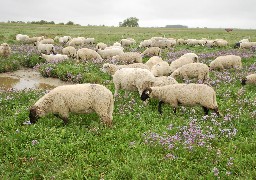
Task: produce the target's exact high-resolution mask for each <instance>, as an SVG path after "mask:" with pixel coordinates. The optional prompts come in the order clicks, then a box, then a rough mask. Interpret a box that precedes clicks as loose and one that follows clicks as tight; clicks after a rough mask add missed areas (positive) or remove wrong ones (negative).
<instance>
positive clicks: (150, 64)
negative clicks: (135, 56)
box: [145, 56, 163, 70]
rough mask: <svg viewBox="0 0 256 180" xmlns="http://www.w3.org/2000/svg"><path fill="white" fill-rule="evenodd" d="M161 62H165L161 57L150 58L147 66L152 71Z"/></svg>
mask: <svg viewBox="0 0 256 180" xmlns="http://www.w3.org/2000/svg"><path fill="white" fill-rule="evenodd" d="M160 62H163V59H162V58H161V57H159V56H152V57H151V58H149V60H148V61H147V62H146V63H145V64H146V65H147V66H148V67H149V69H150V70H151V69H152V67H153V66H154V65H156V64H157V63H160Z"/></svg>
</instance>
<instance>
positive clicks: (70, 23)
mask: <svg viewBox="0 0 256 180" xmlns="http://www.w3.org/2000/svg"><path fill="white" fill-rule="evenodd" d="M66 25H74V22H72V21H68V22H67V23H66Z"/></svg>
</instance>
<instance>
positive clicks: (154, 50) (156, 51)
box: [141, 47, 161, 57]
mask: <svg viewBox="0 0 256 180" xmlns="http://www.w3.org/2000/svg"><path fill="white" fill-rule="evenodd" d="M141 55H142V56H149V57H151V56H161V49H160V48H159V47H149V48H147V49H145V51H143V53H142V54H141Z"/></svg>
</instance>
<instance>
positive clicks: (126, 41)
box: [120, 39, 135, 47]
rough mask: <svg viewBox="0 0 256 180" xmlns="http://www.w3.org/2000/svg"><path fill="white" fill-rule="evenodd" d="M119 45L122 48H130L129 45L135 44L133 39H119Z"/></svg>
mask: <svg viewBox="0 0 256 180" xmlns="http://www.w3.org/2000/svg"><path fill="white" fill-rule="evenodd" d="M120 44H121V45H122V46H123V47H125V46H131V45H133V44H135V40H134V39H121V41H120Z"/></svg>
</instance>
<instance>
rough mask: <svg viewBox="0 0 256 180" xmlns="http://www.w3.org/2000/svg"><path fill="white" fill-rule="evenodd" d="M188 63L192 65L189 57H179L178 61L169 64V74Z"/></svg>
mask: <svg viewBox="0 0 256 180" xmlns="http://www.w3.org/2000/svg"><path fill="white" fill-rule="evenodd" d="M189 63H194V61H193V59H191V58H189V57H180V58H179V59H176V60H175V61H173V62H172V63H171V64H170V73H173V72H174V71H175V70H176V69H178V68H179V67H181V66H183V65H185V64H189Z"/></svg>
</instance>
